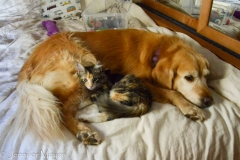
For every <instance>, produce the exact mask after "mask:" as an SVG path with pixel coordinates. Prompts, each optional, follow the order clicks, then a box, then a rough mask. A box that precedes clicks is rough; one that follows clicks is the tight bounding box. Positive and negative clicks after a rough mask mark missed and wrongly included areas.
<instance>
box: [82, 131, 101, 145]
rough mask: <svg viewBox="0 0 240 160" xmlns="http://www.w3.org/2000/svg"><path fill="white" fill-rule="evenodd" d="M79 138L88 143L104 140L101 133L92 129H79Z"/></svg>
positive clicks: (98, 142) (92, 143)
mask: <svg viewBox="0 0 240 160" xmlns="http://www.w3.org/2000/svg"><path fill="white" fill-rule="evenodd" d="M77 138H78V139H79V140H80V141H82V142H83V143H84V144H87V145H98V144H100V143H101V142H102V140H101V138H100V136H99V134H98V133H97V132H91V131H79V132H78V134H77Z"/></svg>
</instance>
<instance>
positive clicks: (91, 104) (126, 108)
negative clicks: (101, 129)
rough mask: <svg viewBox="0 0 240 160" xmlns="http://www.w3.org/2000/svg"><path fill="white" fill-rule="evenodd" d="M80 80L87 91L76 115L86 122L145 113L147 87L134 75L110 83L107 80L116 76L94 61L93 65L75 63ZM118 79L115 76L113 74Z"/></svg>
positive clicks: (148, 96) (147, 97) (148, 98)
mask: <svg viewBox="0 0 240 160" xmlns="http://www.w3.org/2000/svg"><path fill="white" fill-rule="evenodd" d="M77 73H78V76H79V78H80V80H81V83H82V84H83V85H84V86H85V87H86V88H87V89H88V90H89V91H90V92H91V95H90V97H89V98H88V99H87V100H86V101H85V102H84V103H82V104H81V105H82V106H81V107H84V106H87V107H85V108H83V109H81V110H79V111H78V113H77V115H76V118H77V119H79V120H81V121H87V122H104V121H108V120H112V119H115V118H121V117H136V116H141V115H142V114H144V113H146V112H147V111H148V109H149V108H150V106H151V102H152V96H151V93H150V91H149V90H148V89H147V88H146V87H145V86H144V85H143V83H142V82H141V81H140V79H138V78H137V77H135V76H134V75H126V76H124V77H123V76H122V77H123V78H122V79H121V80H120V81H118V82H116V83H115V84H114V85H112V83H111V82H110V80H112V79H115V80H116V77H119V75H116V74H110V75H107V74H106V73H105V72H104V71H103V70H102V65H101V64H100V62H98V63H97V64H96V65H95V66H90V67H83V66H82V65H81V64H78V66H77ZM117 79H118V78H117Z"/></svg>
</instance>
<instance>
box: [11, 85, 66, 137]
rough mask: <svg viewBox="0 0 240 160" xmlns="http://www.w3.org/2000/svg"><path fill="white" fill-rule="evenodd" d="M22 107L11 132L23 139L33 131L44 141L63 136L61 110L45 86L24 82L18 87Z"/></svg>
mask: <svg viewBox="0 0 240 160" xmlns="http://www.w3.org/2000/svg"><path fill="white" fill-rule="evenodd" d="M17 92H18V96H19V98H20V99H19V100H20V105H21V106H22V107H20V108H19V110H18V112H17V114H18V115H17V116H16V118H15V119H14V121H13V124H12V129H11V131H10V132H12V133H11V134H12V135H14V136H15V137H16V136H17V137H21V136H22V135H23V134H24V133H25V132H26V131H27V130H32V131H34V132H35V134H36V135H37V136H38V137H40V138H41V139H44V140H49V141H50V140H51V139H50V138H51V137H56V136H62V135H63V134H62V131H61V129H60V128H61V117H60V110H59V108H58V107H57V103H58V102H57V99H56V97H54V96H53V94H52V93H51V92H49V91H48V90H46V89H45V88H44V87H43V86H41V85H37V84H31V83H30V82H28V81H23V82H22V83H20V84H19V85H18V87H17Z"/></svg>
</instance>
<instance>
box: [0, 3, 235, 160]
mask: <svg viewBox="0 0 240 160" xmlns="http://www.w3.org/2000/svg"><path fill="white" fill-rule="evenodd" d="M43 20H44V19H43V18H42V16H41V4H40V1H38V0H18V1H17V0H1V1H0V128H1V129H0V139H1V140H0V159H3V160H6V159H20V160H22V159H29V160H34V159H36V160H39V159H62V160H66V159H69V160H70V159H71V160H75V159H87V160H92V159H98V160H101V159H104V160H106V159H111V160H122V159H129V160H141V159H142V160H153V159H154V160H158V159H159V160H160V159H161V160H162V159H173V160H176V159H183V160H185V159H196V160H206V159H211V160H212V159H216V160H230V159H239V157H240V137H239V136H240V85H239V84H240V71H239V70H238V69H237V68H235V67H233V66H232V65H230V64H228V63H226V62H224V61H222V60H221V59H219V58H218V57H217V56H215V55H214V54H213V53H212V52H210V51H209V50H208V49H206V48H204V47H202V46H201V45H199V44H198V43H197V42H196V41H194V40H193V39H191V38H190V37H188V36H187V35H185V34H183V33H174V32H172V31H170V30H168V29H166V28H163V27H159V26H157V25H156V24H155V23H154V22H153V20H152V19H150V18H149V17H148V16H147V15H146V14H145V13H144V11H143V10H142V9H141V8H140V7H138V6H137V5H136V4H132V7H131V9H130V18H129V25H128V27H129V28H136V29H143V30H148V31H151V32H156V33H162V34H167V35H172V34H175V35H177V36H179V37H180V38H182V39H183V40H184V41H185V42H186V43H189V44H190V45H191V46H192V47H193V48H194V49H196V50H197V51H198V52H199V53H201V54H203V55H204V56H205V57H206V58H207V59H208V61H209V63H210V66H211V68H210V72H211V73H210V76H209V79H208V85H209V87H210V88H211V89H210V90H211V93H212V95H213V98H214V104H213V105H212V106H211V107H209V108H205V109H204V112H205V114H206V120H205V121H204V122H198V121H192V120H190V119H188V118H186V117H185V116H184V115H183V114H182V113H181V112H180V111H179V109H178V108H177V107H175V106H173V105H171V104H162V103H157V102H153V103H152V107H151V109H150V111H149V112H147V113H146V114H144V115H143V116H141V117H135V118H120V119H115V120H113V121H108V122H103V123H91V124H88V125H89V126H90V127H92V128H93V129H95V130H96V131H98V132H99V133H101V136H102V138H103V142H102V143H101V144H100V145H97V146H88V145H84V144H82V143H81V142H80V141H79V140H77V139H76V138H75V136H74V135H72V134H71V133H70V132H69V131H68V130H67V129H65V128H63V131H64V135H65V136H64V138H61V139H55V140H54V141H53V142H52V143H47V142H44V141H40V140H38V139H36V137H35V135H34V134H33V133H31V132H30V131H26V132H25V134H24V136H23V137H22V138H21V139H16V138H14V137H12V136H11V135H9V134H8V132H9V130H11V124H12V122H13V120H14V118H15V116H16V115H17V111H18V110H20V109H21V107H20V106H19V100H18V97H17V93H16V85H17V80H18V73H19V70H20V69H21V67H22V65H23V64H24V62H25V61H26V59H27V58H28V57H29V55H30V54H31V53H32V51H33V50H34V48H35V47H36V46H37V45H38V44H39V43H41V42H42V41H44V40H45V39H47V38H48V36H47V31H46V29H45V28H44V27H43V26H42V24H41V23H42V21H43ZM57 27H58V29H59V31H60V32H64V31H82V32H84V31H85V28H84V25H83V22H82V20H81V19H79V20H68V19H64V20H58V21H57Z"/></svg>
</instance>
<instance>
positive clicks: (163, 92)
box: [144, 81, 205, 121]
mask: <svg viewBox="0 0 240 160" xmlns="http://www.w3.org/2000/svg"><path fill="white" fill-rule="evenodd" d="M144 83H145V84H146V85H147V87H148V88H149V89H150V91H151V93H152V96H153V100H154V101H156V102H160V103H171V104H173V105H175V106H176V107H178V108H179V109H180V111H181V112H182V113H183V114H184V115H185V116H186V117H188V118H191V119H192V120H200V121H203V120H204V119H205V115H204V112H203V111H202V110H201V109H200V108H198V107H197V106H195V105H194V104H192V103H190V102H189V101H188V100H186V99H185V98H184V97H183V96H182V95H181V94H180V93H178V92H176V91H174V90H169V89H164V88H160V87H156V86H154V85H152V84H151V83H149V82H146V81H145V82H144Z"/></svg>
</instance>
